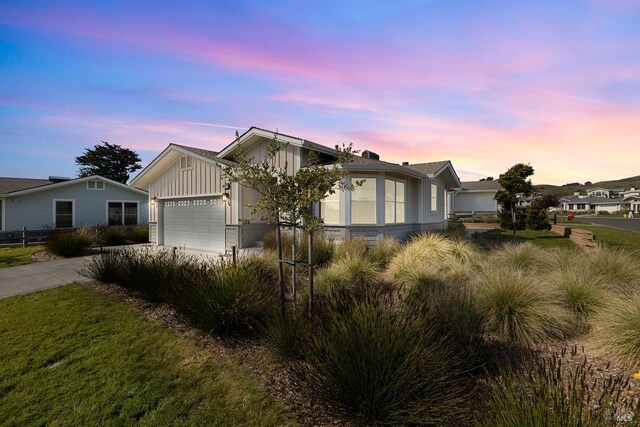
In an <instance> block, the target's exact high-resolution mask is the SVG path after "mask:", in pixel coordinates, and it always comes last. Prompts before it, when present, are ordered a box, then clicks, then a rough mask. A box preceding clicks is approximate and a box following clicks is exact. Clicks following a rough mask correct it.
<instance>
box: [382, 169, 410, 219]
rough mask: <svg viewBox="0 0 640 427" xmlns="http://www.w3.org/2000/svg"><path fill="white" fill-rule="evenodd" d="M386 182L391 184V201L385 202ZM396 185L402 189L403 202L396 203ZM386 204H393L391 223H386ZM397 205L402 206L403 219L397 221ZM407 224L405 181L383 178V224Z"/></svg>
mask: <svg viewBox="0 0 640 427" xmlns="http://www.w3.org/2000/svg"><path fill="white" fill-rule="evenodd" d="M387 181H391V182H393V200H387ZM398 184H402V185H403V187H404V193H403V194H404V200H403V201H402V202H398ZM387 203H393V221H391V222H387ZM398 203H402V205H403V214H402V216H403V219H402V221H398V218H397V215H396V214H397V207H398ZM406 222H407V181H405V180H402V179H397V178H391V177H385V178H384V223H385V224H405V223H406Z"/></svg>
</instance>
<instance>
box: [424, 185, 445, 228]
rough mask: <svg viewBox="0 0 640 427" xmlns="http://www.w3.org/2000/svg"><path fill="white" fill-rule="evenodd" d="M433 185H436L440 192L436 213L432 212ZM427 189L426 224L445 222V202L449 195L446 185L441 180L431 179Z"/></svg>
mask: <svg viewBox="0 0 640 427" xmlns="http://www.w3.org/2000/svg"><path fill="white" fill-rule="evenodd" d="M431 184H436V185H437V191H438V199H437V209H436V210H435V211H432V210H431ZM426 187H427V188H426V193H427V197H426V199H425V213H426V221H425V223H427V224H430V223H438V222H443V221H445V215H446V214H445V200H446V197H447V193H446V190H445V185H444V183H443V182H442V180H441V178H437V179H431V180H427V181H426Z"/></svg>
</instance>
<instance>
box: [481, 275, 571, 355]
mask: <svg viewBox="0 0 640 427" xmlns="http://www.w3.org/2000/svg"><path fill="white" fill-rule="evenodd" d="M475 291H476V292H477V304H478V309H479V311H480V313H481V315H482V317H483V322H484V329H485V331H486V332H488V333H491V334H495V335H496V336H497V337H499V338H501V339H504V340H508V341H510V342H516V343H524V344H533V343H539V342H542V341H545V340H547V339H550V338H562V337H563V335H564V333H565V332H566V331H567V330H568V329H569V325H570V323H569V319H570V317H569V313H568V312H567V311H566V310H564V309H563V307H562V306H561V305H560V303H559V302H558V300H559V296H558V292H557V290H554V289H552V288H550V287H549V286H548V285H545V284H544V283H540V282H539V280H538V279H536V278H534V277H532V276H529V275H527V274H525V273H523V272H522V271H520V270H515V269H513V268H508V267H507V268H505V267H501V266H498V267H494V266H493V265H487V266H485V268H484V269H483V270H482V271H481V272H480V273H479V274H478V276H477V278H476V282H475Z"/></svg>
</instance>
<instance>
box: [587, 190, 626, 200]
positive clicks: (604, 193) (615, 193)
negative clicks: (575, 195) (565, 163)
mask: <svg viewBox="0 0 640 427" xmlns="http://www.w3.org/2000/svg"><path fill="white" fill-rule="evenodd" d="M623 192H624V188H591V189H589V190H587V196H591V197H606V198H608V199H613V198H616V197H620V196H621V193H623Z"/></svg>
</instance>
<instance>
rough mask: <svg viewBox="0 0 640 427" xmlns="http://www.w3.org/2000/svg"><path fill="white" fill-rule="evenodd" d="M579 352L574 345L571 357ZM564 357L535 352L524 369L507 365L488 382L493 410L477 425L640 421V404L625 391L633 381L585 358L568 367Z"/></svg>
mask: <svg viewBox="0 0 640 427" xmlns="http://www.w3.org/2000/svg"><path fill="white" fill-rule="evenodd" d="M576 353H577V348H574V349H573V350H572V356H574V357H575V356H576ZM564 356H565V352H564V350H563V352H562V353H561V354H554V355H552V356H547V357H542V358H537V357H535V356H531V357H530V358H529V359H528V360H525V361H524V362H523V364H522V371H521V372H516V371H514V370H513V369H512V368H502V369H501V373H500V375H499V376H498V377H496V378H493V379H492V380H491V381H490V382H489V393H490V399H489V407H490V413H489V415H485V416H484V417H483V416H479V417H476V421H477V425H480V426H486V427H511V426H611V427H615V426H619V425H638V423H639V422H640V413H639V412H638V402H637V401H633V400H632V399H631V398H627V397H626V393H625V391H626V389H627V388H628V387H629V380H627V379H624V378H621V377H614V376H609V377H602V376H601V375H599V374H598V372H597V371H596V370H595V369H594V368H593V367H592V366H591V365H589V364H587V361H586V359H585V361H584V363H577V364H575V366H571V365H569V366H566V365H565V363H563V358H564ZM621 420H626V421H627V422H625V423H622V422H621Z"/></svg>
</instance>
